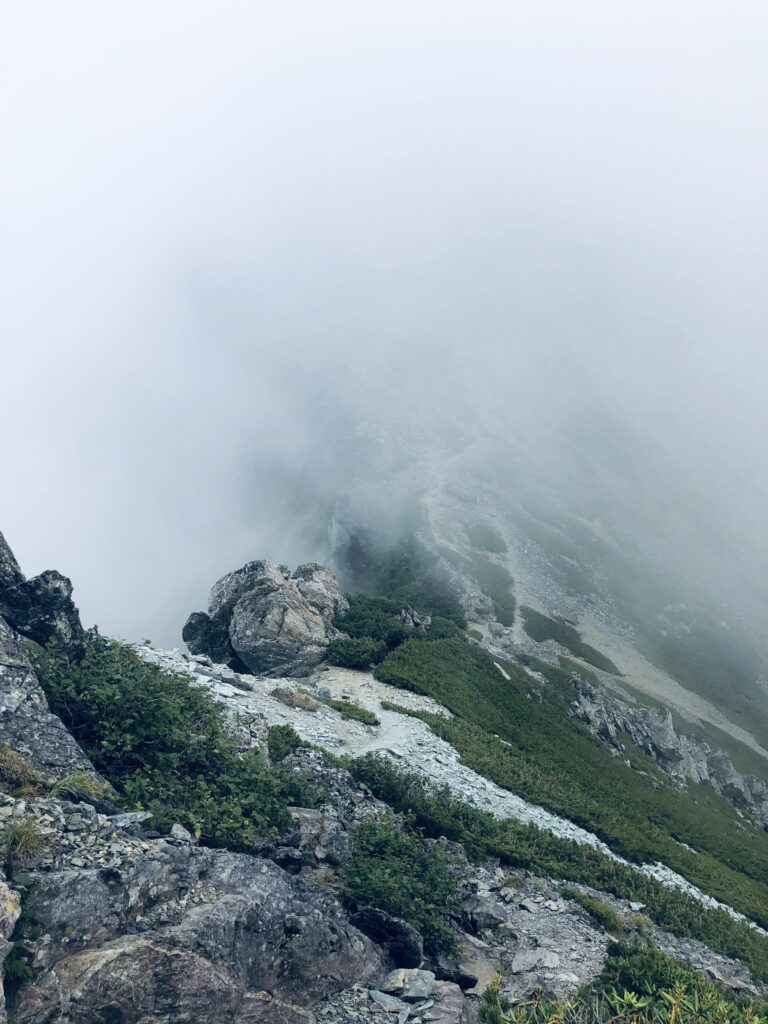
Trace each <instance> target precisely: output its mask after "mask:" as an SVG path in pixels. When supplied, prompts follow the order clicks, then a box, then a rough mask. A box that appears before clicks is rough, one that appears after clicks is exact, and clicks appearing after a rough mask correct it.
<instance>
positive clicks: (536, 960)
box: [509, 949, 560, 974]
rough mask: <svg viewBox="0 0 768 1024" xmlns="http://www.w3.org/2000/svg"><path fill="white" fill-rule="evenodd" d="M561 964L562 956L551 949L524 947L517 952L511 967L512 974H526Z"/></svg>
mask: <svg viewBox="0 0 768 1024" xmlns="http://www.w3.org/2000/svg"><path fill="white" fill-rule="evenodd" d="M559 966H560V957H559V956H558V955H557V953H555V952H554V951H553V950H551V949H524V950H522V952H520V953H517V954H516V955H515V956H514V958H513V960H512V963H511V964H510V965H509V969H510V971H511V972H512V974H525V973H527V972H528V971H535V970H540V969H542V968H543V969H545V970H554V969H555V968H556V967H559Z"/></svg>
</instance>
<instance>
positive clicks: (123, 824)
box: [109, 811, 152, 828]
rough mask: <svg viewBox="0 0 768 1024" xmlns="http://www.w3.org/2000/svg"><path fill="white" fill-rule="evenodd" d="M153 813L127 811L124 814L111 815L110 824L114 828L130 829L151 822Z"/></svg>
mask: <svg viewBox="0 0 768 1024" xmlns="http://www.w3.org/2000/svg"><path fill="white" fill-rule="evenodd" d="M151 817H152V811H126V812H125V813H124V814H112V815H110V818H109V820H110V822H111V824H112V825H113V826H114V828H130V827H131V826H132V825H140V824H141V823H142V822H143V821H149V819H150V818H151Z"/></svg>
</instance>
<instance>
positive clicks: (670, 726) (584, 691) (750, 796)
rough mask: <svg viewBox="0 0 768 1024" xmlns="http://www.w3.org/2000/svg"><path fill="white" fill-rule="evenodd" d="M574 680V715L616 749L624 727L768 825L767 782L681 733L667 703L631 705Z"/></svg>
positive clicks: (673, 771) (620, 748)
mask: <svg viewBox="0 0 768 1024" xmlns="http://www.w3.org/2000/svg"><path fill="white" fill-rule="evenodd" d="M570 681H571V684H572V685H573V687H574V688H575V690H576V693H577V695H578V696H577V699H576V700H575V701H574V702H573V703H572V705H571V708H572V711H573V714H574V716H575V717H576V718H578V719H579V720H580V721H582V722H585V723H586V724H587V725H588V726H589V727H590V729H591V730H592V731H593V732H594V733H595V735H597V736H599V737H600V738H601V739H603V740H605V742H606V743H608V744H609V745H610V746H611V747H612V748H613V749H614V750H615V751H616V753H618V754H623V753H624V745H623V744H622V742H621V740H620V738H619V737H620V734H622V733H624V734H625V735H627V736H629V737H630V739H631V740H632V742H633V743H634V744H635V746H637V747H638V748H639V749H640V750H642V751H643V753H645V754H647V755H648V756H649V757H652V758H653V760H654V761H656V762H657V763H658V765H659V767H660V768H661V769H662V770H663V771H665V772H666V773H667V774H668V775H671V776H672V777H673V778H676V779H679V780H680V781H681V782H694V783H697V782H704V783H707V784H708V785H710V786H711V787H712V788H713V789H714V790H716V792H718V793H719V794H720V795H721V796H723V797H725V799H726V800H728V801H729V802H730V803H732V804H733V806H734V807H736V808H737V809H738V810H740V811H742V812H743V813H744V814H747V815H748V816H749V817H751V818H753V819H754V820H755V821H759V822H760V823H761V824H763V825H768V785H766V783H765V782H763V780H762V779H759V778H757V776H755V775H742V773H741V772H739V771H737V770H736V768H734V766H733V764H732V762H731V760H730V758H729V757H728V755H727V754H725V753H724V752H723V751H721V750H713V749H712V748H711V747H710V746H709V744H707V743H705V742H704V741H703V740H698V739H695V738H693V737H691V736H685V735H682V734H680V733H678V732H677V731H676V730H675V727H674V723H673V720H672V714H671V713H670V711H669V709H668V708H645V707H631V706H630V705H629V704H626V703H624V702H623V701H621V700H619V699H618V698H616V697H614V696H612V695H609V694H607V693H605V692H604V691H601V690H598V689H597V688H596V687H594V686H592V685H591V684H590V683H586V682H584V681H583V680H582V679H581V678H580V677H579V676H578V675H575V674H574V675H572V676H571V678H570Z"/></svg>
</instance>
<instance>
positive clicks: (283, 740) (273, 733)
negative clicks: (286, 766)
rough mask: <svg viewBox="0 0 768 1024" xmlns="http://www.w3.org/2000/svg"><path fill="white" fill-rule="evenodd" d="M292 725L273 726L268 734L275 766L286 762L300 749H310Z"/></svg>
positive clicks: (268, 742)
mask: <svg viewBox="0 0 768 1024" xmlns="http://www.w3.org/2000/svg"><path fill="white" fill-rule="evenodd" d="M308 746H309V744H308V743H306V742H305V741H304V740H303V739H302V738H301V736H299V734H298V733H297V732H296V730H295V729H294V728H293V726H292V725H272V726H270V728H269V732H268V733H267V748H268V749H269V757H270V760H271V761H272V762H273V764H277V763H278V762H279V761H283V760H285V758H286V757H289V756H290V755H291V754H293V753H294V752H295V751H296V750H298V749H299V747H308Z"/></svg>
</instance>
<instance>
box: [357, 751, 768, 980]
mask: <svg viewBox="0 0 768 1024" xmlns="http://www.w3.org/2000/svg"><path fill="white" fill-rule="evenodd" d="M349 770H350V771H351V773H352V774H353V776H354V777H355V778H356V779H357V780H358V781H359V782H362V783H364V784H365V785H367V786H368V787H369V788H370V789H371V790H372V792H373V793H374V795H375V796H377V797H378V798H379V799H380V800H384V801H385V802H386V803H388V804H389V805H390V806H391V807H393V808H395V809H396V810H397V811H399V812H400V813H402V814H405V815H407V816H408V820H409V821H410V822H412V823H413V825H414V826H415V827H417V828H418V829H419V830H420V831H422V832H423V834H424V835H426V836H431V837H434V838H437V837H440V836H445V837H446V838H447V839H450V840H452V841H454V842H459V843H461V844H462V845H463V846H464V849H465V850H466V852H467V855H468V856H469V858H470V859H471V860H473V861H476V862H478V863H482V862H484V861H486V860H487V859H488V858H494V859H498V860H499V861H500V862H501V863H502V864H504V865H507V866H509V867H512V868H516V869H525V870H528V871H532V872H534V873H535V874H537V875H540V876H542V877H547V878H562V879H565V880H567V881H570V882H577V883H579V884H581V885H588V886H590V887H591V888H594V889H599V890H602V891H603V892H609V893H612V894H613V895H614V896H617V897H619V898H620V899H626V900H633V901H637V902H639V903H643V904H645V906H646V907H647V908H648V911H647V912H648V915H649V917H650V918H651V919H652V920H653V921H654V922H655V923H656V924H657V925H659V927H661V928H664V929H665V930H666V931H669V932H672V933H673V934H675V935H681V936H687V937H690V938H695V939H698V940H699V941H701V942H704V943H706V944H707V945H708V946H709V947H710V948H711V949H713V950H715V951H716V952H718V953H722V954H723V955H724V956H730V957H735V958H736V959H739V960H741V961H743V963H745V964H746V965H747V967H749V969H750V970H751V971H752V973H753V974H754V975H755V976H756V977H757V978H760V979H763V980H766V981H768V940H767V939H766V938H765V936H763V935H761V934H760V933H759V932H757V931H756V930H755V929H754V928H751V927H750V926H749V925H748V924H747V923H746V922H745V921H739V920H736V919H734V918H733V917H731V916H730V915H729V914H728V913H726V911H724V910H709V909H707V908H705V907H703V906H702V905H701V904H700V903H698V902H697V901H696V900H694V899H692V898H691V897H690V896H686V895H685V894H684V893H682V892H679V891H677V890H672V889H666V888H665V887H664V886H662V885H661V884H660V883H659V882H657V881H655V880H654V879H652V878H648V877H646V876H644V875H640V874H638V873H637V872H635V871H633V870H632V869H631V868H630V867H628V866H625V865H623V864H619V863H617V862H616V861H614V860H611V859H609V858H608V857H606V856H605V854H603V853H601V852H600V850H596V849H594V848H592V847H590V846H584V845H580V844H578V843H574V842H572V841H571V840H567V839H560V838H558V837H557V836H555V835H552V834H551V833H549V832H546V831H543V830H541V829H538V828H536V827H535V826H533V825H524V824H522V823H521V822H519V821H515V820H512V819H504V820H499V819H497V818H494V817H493V816H492V815H490V814H488V813H487V812H484V811H480V810H477V809H476V808H474V807H471V806H470V805H469V804H466V803H464V802H463V801H460V800H458V799H457V798H456V797H455V796H453V794H452V793H451V792H450V790H449V789H447V788H446V787H443V788H440V789H438V788H436V787H432V786H430V785H429V784H428V783H426V782H425V781H424V780H423V779H422V778H420V777H418V776H415V775H412V774H410V773H406V772H403V771H401V770H400V769H399V768H397V767H396V766H395V765H394V764H392V763H391V762H390V761H388V760H386V759H385V758H383V757H381V756H376V755H374V754H367V755H366V756H365V757H361V758H357V759H355V760H353V761H352V762H351V764H350V765H349Z"/></svg>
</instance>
